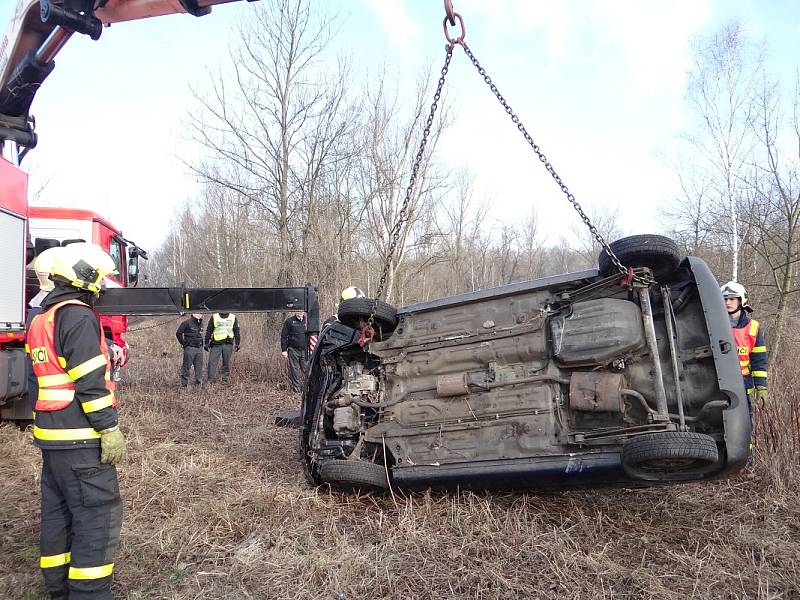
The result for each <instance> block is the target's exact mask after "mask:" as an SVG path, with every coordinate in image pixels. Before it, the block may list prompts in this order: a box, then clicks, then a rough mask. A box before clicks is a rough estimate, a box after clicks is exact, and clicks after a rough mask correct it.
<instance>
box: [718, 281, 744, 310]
mask: <svg viewBox="0 0 800 600" xmlns="http://www.w3.org/2000/svg"><path fill="white" fill-rule="evenodd" d="M720 291H721V292H722V297H723V298H739V300H740V301H741V303H742V308H744V309H749V308H750V304H749V302H748V300H747V290H746V289H744V286H743V285H742V284H741V283H736V282H735V281H729V282H728V283H726V284H725V285H723V286H722V287H721V288H720Z"/></svg>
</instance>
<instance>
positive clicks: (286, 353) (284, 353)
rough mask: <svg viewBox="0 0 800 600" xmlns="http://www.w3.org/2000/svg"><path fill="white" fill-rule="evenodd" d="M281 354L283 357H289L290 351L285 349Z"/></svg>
mask: <svg viewBox="0 0 800 600" xmlns="http://www.w3.org/2000/svg"><path fill="white" fill-rule="evenodd" d="M281 356H283V358H289V352H288V351H287V350H284V351H283V352H281Z"/></svg>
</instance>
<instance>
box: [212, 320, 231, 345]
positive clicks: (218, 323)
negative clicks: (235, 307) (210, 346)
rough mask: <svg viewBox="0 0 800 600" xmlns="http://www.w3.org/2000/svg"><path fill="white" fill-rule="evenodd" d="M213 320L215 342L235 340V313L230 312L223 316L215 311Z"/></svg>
mask: <svg viewBox="0 0 800 600" xmlns="http://www.w3.org/2000/svg"><path fill="white" fill-rule="evenodd" d="M212 320H213V321H214V341H215V342H224V341H225V340H233V323H234V321H236V316H235V315H233V314H230V313H228V316H227V317H226V318H223V317H221V316H220V315H219V314H218V313H214V316H213V317H212Z"/></svg>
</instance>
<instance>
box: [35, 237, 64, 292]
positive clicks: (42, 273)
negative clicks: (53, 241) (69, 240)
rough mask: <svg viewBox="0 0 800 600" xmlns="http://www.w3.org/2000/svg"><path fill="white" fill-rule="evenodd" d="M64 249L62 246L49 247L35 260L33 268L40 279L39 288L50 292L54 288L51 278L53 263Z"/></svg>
mask: <svg viewBox="0 0 800 600" xmlns="http://www.w3.org/2000/svg"><path fill="white" fill-rule="evenodd" d="M62 250H63V248H61V246H55V247H53V248H48V249H47V250H45V251H44V252H41V253H39V255H38V256H37V257H36V258H35V259H34V260H33V270H34V271H35V272H36V277H37V278H38V279H39V289H40V290H41V291H43V292H49V291H50V290H52V289H53V280H52V279H50V272H51V271H52V270H53V263H54V262H55V260H56V256H58V254H59V253H60V252H61V251H62Z"/></svg>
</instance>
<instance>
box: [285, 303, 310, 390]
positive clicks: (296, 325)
mask: <svg viewBox="0 0 800 600" xmlns="http://www.w3.org/2000/svg"><path fill="white" fill-rule="evenodd" d="M307 348H308V339H307V337H306V313H304V312H303V311H302V310H299V311H295V312H294V313H292V316H291V317H289V318H288V319H286V320H285V321H284V322H283V327H282V328H281V354H282V355H283V358H284V359H286V367H287V370H288V373H289V386H290V387H291V389H292V391H293V392H299V391H300V384H301V383H302V381H303V377H304V375H303V373H304V372H305V369H306V359H307V357H308V351H307Z"/></svg>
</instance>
